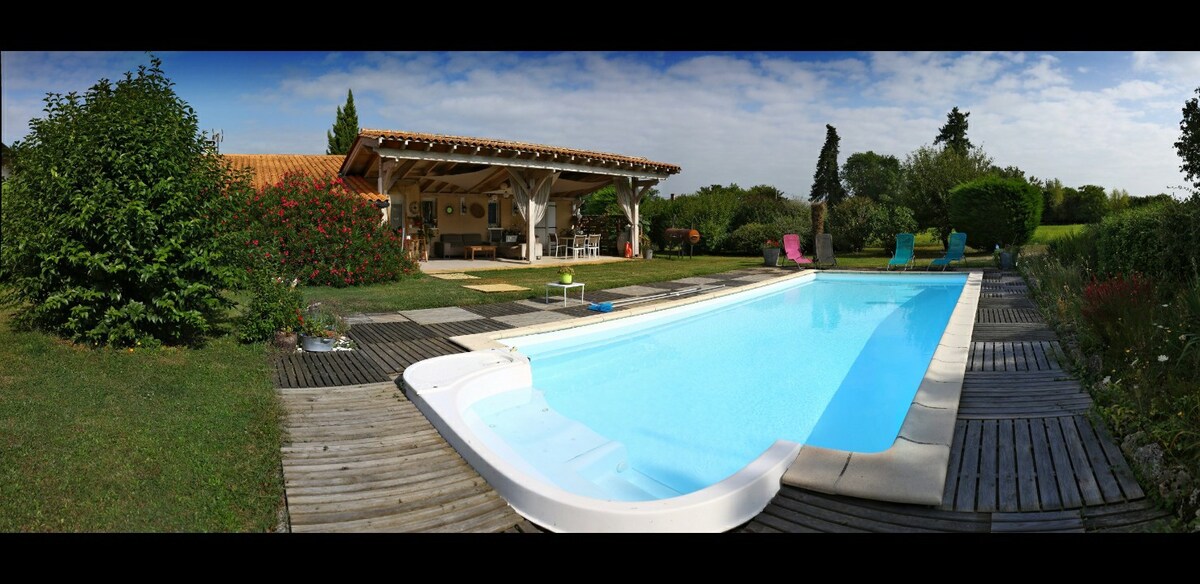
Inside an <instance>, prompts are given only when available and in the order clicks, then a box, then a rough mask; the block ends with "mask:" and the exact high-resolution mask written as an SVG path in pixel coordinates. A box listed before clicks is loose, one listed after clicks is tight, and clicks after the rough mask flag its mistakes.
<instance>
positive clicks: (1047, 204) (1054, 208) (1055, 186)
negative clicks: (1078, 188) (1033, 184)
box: [1042, 178, 1067, 225]
mask: <svg viewBox="0 0 1200 584" xmlns="http://www.w3.org/2000/svg"><path fill="white" fill-rule="evenodd" d="M1066 191H1067V187H1065V186H1063V183H1062V181H1061V180H1058V179H1056V178H1052V179H1050V180H1047V181H1046V184H1045V185H1043V187H1042V223H1043V224H1045V225H1061V224H1063V223H1066V221H1063V219H1062V207H1063V201H1064V200H1065V199H1066Z"/></svg>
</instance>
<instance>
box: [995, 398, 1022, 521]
mask: <svg viewBox="0 0 1200 584" xmlns="http://www.w3.org/2000/svg"><path fill="white" fill-rule="evenodd" d="M996 433H997V436H996V444H997V446H998V447H999V452H997V460H996V467H997V468H996V508H997V509H998V510H1000V511H1007V512H1014V511H1017V510H1018V509H1020V497H1019V496H1018V495H1017V461H1016V452H1015V450H1016V438H1015V437H1014V435H1013V421H1012V420H1000V421H999V422H998V423H997V427H996Z"/></svg>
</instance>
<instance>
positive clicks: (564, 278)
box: [558, 266, 575, 284]
mask: <svg viewBox="0 0 1200 584" xmlns="http://www.w3.org/2000/svg"><path fill="white" fill-rule="evenodd" d="M574 278H575V268H572V267H571V266H563V267H561V268H559V269H558V281H559V282H561V283H563V284H570V283H571V280H573V279H574Z"/></svg>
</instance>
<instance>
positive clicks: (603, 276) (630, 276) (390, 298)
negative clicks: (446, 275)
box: [304, 256, 762, 315]
mask: <svg viewBox="0 0 1200 584" xmlns="http://www.w3.org/2000/svg"><path fill="white" fill-rule="evenodd" d="M761 265H762V258H761V257H758V258H748V257H721V256H696V257H693V258H690V259H688V258H682V259H680V258H676V259H668V258H664V257H656V258H654V259H653V260H649V261H645V260H639V261H636V262H616V263H611V264H588V265H581V266H574V268H575V281H576V282H583V283H585V284H587V290H588V291H589V292H591V291H595V290H602V289H604V288H617V287H620V286H628V285H630V284H642V283H646V282H659V281H663V280H675V279H678V278H686V277H688V276H700V275H704V274H712V273H715V272H726V271H729V270H736V269H739V268H747V267H751V266H761ZM471 275H472V276H478V277H479V279H478V280H439V279H437V278H432V277H429V276H421V277H418V278H412V279H408V280H401V281H399V282H390V283H387V284H375V285H372V286H359V287H350V288H327V287H317V286H312V287H309V288H306V289H305V291H304V295H305V297H306V298H307V299H308V300H309V301H310V302H315V301H320V302H322V303H324V304H325V305H326V306H328V307H330V308H331V309H333V310H334V311H335V312H337V313H339V314H343V315H345V314H349V313H353V312H388V311H396V310H412V309H416V308H437V307H442V306H469V305H472V304H487V303H489V302H505V301H508V300H520V299H522V298H531V297H535V296H538V297H540V296H542V295H543V294H545V290H546V282H555V281H557V280H558V268H528V269H515V270H491V271H485V272H471ZM464 284H472V285H474V284H514V285H517V286H524V287H526V288H529V289H530V290H529V291H527V292H500V293H490V294H485V293H483V292H478V291H475V290H468V289H467V288H463V285H464Z"/></svg>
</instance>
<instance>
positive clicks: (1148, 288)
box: [1080, 272, 1155, 348]
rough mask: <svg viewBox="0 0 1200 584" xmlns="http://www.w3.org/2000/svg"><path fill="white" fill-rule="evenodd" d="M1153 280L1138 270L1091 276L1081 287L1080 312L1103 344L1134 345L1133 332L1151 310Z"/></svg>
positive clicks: (1136, 343) (1136, 338) (1136, 342)
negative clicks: (1106, 275)
mask: <svg viewBox="0 0 1200 584" xmlns="http://www.w3.org/2000/svg"><path fill="white" fill-rule="evenodd" d="M1154 306H1155V299H1154V284H1153V282H1151V281H1150V280H1149V279H1148V278H1146V277H1145V276H1142V275H1141V274H1138V273H1136V272H1135V273H1133V274H1130V275H1129V276H1117V277H1115V278H1108V279H1106V280H1097V279H1095V278H1093V279H1092V281H1091V282H1089V283H1088V284H1087V286H1085V287H1084V289H1083V304H1082V306H1081V307H1080V313H1081V314H1082V316H1083V319H1084V321H1086V322H1087V323H1088V324H1089V325H1090V326H1091V327H1092V329H1093V330H1094V331H1095V332H1096V334H1097V335H1098V336H1099V337H1100V339H1101V341H1103V342H1104V344H1105V345H1106V346H1107V347H1117V348H1138V347H1139V346H1140V345H1141V344H1142V343H1141V341H1143V340H1144V339H1142V338H1140V337H1141V335H1138V334H1136V333H1137V331H1139V330H1141V329H1142V328H1143V327H1141V326H1138V325H1142V324H1144V323H1145V322H1149V320H1150V319H1151V318H1152V316H1153V313H1154Z"/></svg>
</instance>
